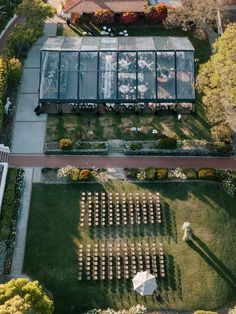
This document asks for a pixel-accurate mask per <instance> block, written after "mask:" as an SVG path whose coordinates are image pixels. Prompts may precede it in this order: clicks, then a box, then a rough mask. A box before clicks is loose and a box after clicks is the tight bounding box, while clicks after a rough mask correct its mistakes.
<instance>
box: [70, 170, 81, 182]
mask: <svg viewBox="0 0 236 314" xmlns="http://www.w3.org/2000/svg"><path fill="white" fill-rule="evenodd" d="M79 175H80V170H79V169H78V168H75V167H73V168H72V169H71V171H70V179H71V181H74V182H76V181H78V180H79Z"/></svg>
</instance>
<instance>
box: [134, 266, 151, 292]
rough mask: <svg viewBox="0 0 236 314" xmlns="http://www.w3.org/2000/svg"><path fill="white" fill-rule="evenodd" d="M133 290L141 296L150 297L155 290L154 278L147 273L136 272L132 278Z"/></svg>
mask: <svg viewBox="0 0 236 314" xmlns="http://www.w3.org/2000/svg"><path fill="white" fill-rule="evenodd" d="M132 281H133V285H134V290H135V291H137V292H138V293H139V294H141V295H142V296H144V295H151V294H153V291H154V290H155V289H156V287H157V284H156V277H155V276H153V275H152V274H150V272H149V271H142V272H138V273H137V275H136V276H135V277H134V278H133V280H132Z"/></svg>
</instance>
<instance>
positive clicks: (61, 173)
mask: <svg viewBox="0 0 236 314" xmlns="http://www.w3.org/2000/svg"><path fill="white" fill-rule="evenodd" d="M72 169H74V167H72V166H66V167H62V168H60V169H58V170H57V178H58V179H60V180H62V181H67V180H68V179H69V177H70V174H71V171H72Z"/></svg>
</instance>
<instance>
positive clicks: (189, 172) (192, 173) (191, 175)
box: [183, 168, 197, 180]
mask: <svg viewBox="0 0 236 314" xmlns="http://www.w3.org/2000/svg"><path fill="white" fill-rule="evenodd" d="M183 172H184V174H185V175H186V177H187V179H188V180H197V171H196V169H194V168H185V169H183Z"/></svg>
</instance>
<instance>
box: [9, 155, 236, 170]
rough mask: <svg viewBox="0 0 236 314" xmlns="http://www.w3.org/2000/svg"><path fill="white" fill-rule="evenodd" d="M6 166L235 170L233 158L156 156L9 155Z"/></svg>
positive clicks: (235, 163)
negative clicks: (207, 168)
mask: <svg viewBox="0 0 236 314" xmlns="http://www.w3.org/2000/svg"><path fill="white" fill-rule="evenodd" d="M9 165H10V166H17V167H52V168H53V167H64V166H67V165H71V166H76V167H93V166H95V167H98V168H125V167H127V168H128V167H130V168H143V167H168V168H175V167H194V168H201V167H213V168H219V169H236V157H175V156H173V157H172V156H168V157H157V156H153V157H152V156H150V157H147V156H140V157H139V156H123V157H122V156H46V155H14V154H11V155H10V156H9Z"/></svg>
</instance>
